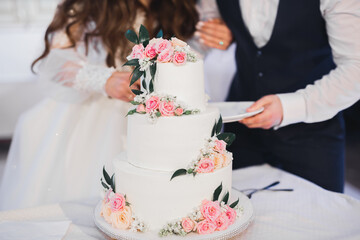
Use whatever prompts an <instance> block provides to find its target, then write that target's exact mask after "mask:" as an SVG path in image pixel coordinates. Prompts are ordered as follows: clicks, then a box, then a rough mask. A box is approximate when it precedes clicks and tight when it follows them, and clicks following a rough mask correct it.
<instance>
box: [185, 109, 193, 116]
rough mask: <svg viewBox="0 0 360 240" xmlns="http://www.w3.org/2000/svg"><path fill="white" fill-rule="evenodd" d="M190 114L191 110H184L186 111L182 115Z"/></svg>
mask: <svg viewBox="0 0 360 240" xmlns="http://www.w3.org/2000/svg"><path fill="white" fill-rule="evenodd" d="M191 113H192V111H191V110H186V111H185V112H184V113H183V115H190V114H191Z"/></svg>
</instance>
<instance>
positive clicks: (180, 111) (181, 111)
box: [175, 107, 184, 116]
mask: <svg viewBox="0 0 360 240" xmlns="http://www.w3.org/2000/svg"><path fill="white" fill-rule="evenodd" d="M183 113H184V109H182V108H180V107H179V108H177V109H175V115H176V116H181V115H183Z"/></svg>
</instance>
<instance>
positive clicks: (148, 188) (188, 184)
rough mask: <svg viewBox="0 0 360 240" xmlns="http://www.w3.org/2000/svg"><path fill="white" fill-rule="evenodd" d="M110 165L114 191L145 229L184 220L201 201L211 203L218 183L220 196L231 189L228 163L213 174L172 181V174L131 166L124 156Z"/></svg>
mask: <svg viewBox="0 0 360 240" xmlns="http://www.w3.org/2000/svg"><path fill="white" fill-rule="evenodd" d="M114 166H115V184H116V192H118V193H122V194H126V197H127V201H128V202H130V204H131V208H132V210H133V212H134V214H135V215H136V216H137V217H139V219H141V220H142V221H144V222H145V224H146V225H147V227H148V229H149V230H157V231H158V230H160V229H161V228H162V227H164V226H165V225H166V223H167V222H170V221H173V220H177V219H181V218H182V217H186V216H187V215H188V214H190V213H191V212H193V210H194V208H196V207H199V206H200V205H201V202H202V200H204V199H208V200H212V196H213V193H214V190H215V189H216V188H217V187H218V186H219V185H220V184H221V183H222V184H223V189H224V190H223V194H225V190H228V191H230V190H231V180H232V179H231V177H232V166H231V164H229V165H228V166H227V167H225V168H222V169H219V170H216V171H215V172H213V173H206V174H197V175H196V177H193V176H192V175H185V176H179V177H176V178H174V179H173V180H172V181H170V178H171V175H172V172H164V171H154V170H149V169H143V168H138V167H135V166H133V165H131V164H129V163H128V162H127V161H126V157H125V155H122V156H121V157H119V159H116V160H115V161H114ZM220 197H222V195H221V196H220ZM220 199H221V198H220Z"/></svg>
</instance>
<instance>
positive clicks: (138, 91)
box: [131, 89, 143, 105]
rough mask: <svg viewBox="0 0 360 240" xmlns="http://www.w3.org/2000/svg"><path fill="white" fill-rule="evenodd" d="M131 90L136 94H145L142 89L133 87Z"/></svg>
mask: <svg viewBox="0 0 360 240" xmlns="http://www.w3.org/2000/svg"><path fill="white" fill-rule="evenodd" d="M131 91H132V92H133V93H134V94H135V95H140V94H143V92H142V91H140V90H137V89H131ZM134 105H139V104H134Z"/></svg>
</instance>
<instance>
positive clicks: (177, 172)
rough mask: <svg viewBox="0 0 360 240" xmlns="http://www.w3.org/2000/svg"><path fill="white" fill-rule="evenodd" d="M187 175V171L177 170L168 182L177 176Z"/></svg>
mask: <svg viewBox="0 0 360 240" xmlns="http://www.w3.org/2000/svg"><path fill="white" fill-rule="evenodd" d="M186 173H187V170H186V169H184V168H181V169H178V170H176V171H175V172H174V174H173V175H172V176H171V178H170V181H171V180H172V179H173V178H175V177H178V176H181V175H186Z"/></svg>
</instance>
